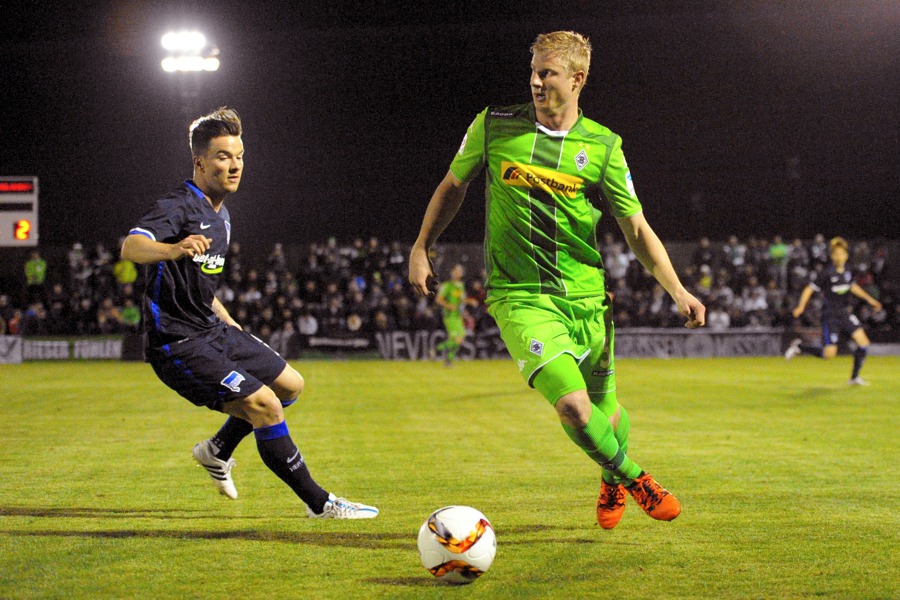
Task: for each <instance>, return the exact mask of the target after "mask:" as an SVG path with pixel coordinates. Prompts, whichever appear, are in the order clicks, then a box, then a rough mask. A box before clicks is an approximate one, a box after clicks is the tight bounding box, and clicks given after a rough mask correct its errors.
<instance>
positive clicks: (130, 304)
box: [122, 298, 141, 331]
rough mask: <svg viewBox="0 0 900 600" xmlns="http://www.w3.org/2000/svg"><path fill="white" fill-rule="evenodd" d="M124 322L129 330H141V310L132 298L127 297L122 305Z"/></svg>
mask: <svg viewBox="0 0 900 600" xmlns="http://www.w3.org/2000/svg"><path fill="white" fill-rule="evenodd" d="M122 323H123V324H124V325H125V328H126V329H127V330H128V331H139V330H140V325H141V310H140V309H139V308H138V307H137V306H136V305H135V303H134V300H133V299H131V298H126V299H125V305H124V306H123V307H122Z"/></svg>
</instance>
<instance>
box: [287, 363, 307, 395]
mask: <svg viewBox="0 0 900 600" xmlns="http://www.w3.org/2000/svg"><path fill="white" fill-rule="evenodd" d="M291 371H293V373H292V377H291V380H290V383H289V385H288V388H287V391H288V392H289V394H288V396H289V399H290V400H296V399H297V397H298V396H300V394H302V393H303V388H304V386H306V381H305V380H304V379H303V375H301V374H300V373H298V372H297V371H294V370H293V369H291Z"/></svg>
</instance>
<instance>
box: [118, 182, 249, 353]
mask: <svg viewBox="0 0 900 600" xmlns="http://www.w3.org/2000/svg"><path fill="white" fill-rule="evenodd" d="M129 234H138V235H145V236H147V237H148V238H150V239H151V240H155V241H157V242H163V243H166V244H174V243H177V242H180V241H181V240H183V239H184V238H186V237H188V236H189V235H194V234H200V235H204V236H206V237H208V238H211V239H212V243H211V244H210V247H209V250H207V252H206V254H203V255H202V256H195V257H194V258H193V259H191V258H190V257H185V258H182V259H180V260H167V261H162V262H158V263H150V264H147V265H145V269H146V280H147V289H146V291H145V293H144V305H143V316H144V329H145V331H146V332H147V343H148V346H149V347H150V348H157V347H160V346H162V345H163V344H168V343H171V342H176V341H179V340H183V339H186V338H191V337H196V336H198V335H202V334H204V333H206V332H208V331H209V330H210V329H212V328H214V327H215V326H216V325H217V324H219V323H221V321H220V320H219V318H218V317H217V316H216V315H215V313H214V312H213V309H212V302H213V299H214V298H215V292H216V288H217V287H218V284H219V277H220V276H221V274H222V271H223V269H224V267H225V257H226V254H227V253H228V245H229V243H230V241H231V221H230V218H229V216H228V209H226V208H225V206H224V205H223V206H221V207H220V209H219V212H216V211H215V210H214V209H213V207H212V206H211V205H210V203H209V201H208V200H207V199H206V198H205V197H204V195H203V192H201V191H200V190H199V189H198V188H197V186H196V185H194V183H193V182H192V181H185V182H184V183H183V184H182V185H180V186H178V187H177V188H175V189H174V190H172V191H171V192H169V194H168V195H166V196H165V197H164V198H161V199H160V200H157V201H156V203H155V204H154V205H153V208H151V209H150V210H149V211H148V212H147V213H146V214H145V215H144V216H143V217H141V220H140V221H138V223H137V225H135V226H134V227H133V228H132V229H131V231H129Z"/></svg>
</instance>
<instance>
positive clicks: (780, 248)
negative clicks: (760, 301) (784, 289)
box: [769, 235, 788, 286]
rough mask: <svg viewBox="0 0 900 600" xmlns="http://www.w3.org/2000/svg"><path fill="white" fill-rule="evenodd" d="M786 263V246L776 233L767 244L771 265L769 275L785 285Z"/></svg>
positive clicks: (781, 284)
mask: <svg viewBox="0 0 900 600" xmlns="http://www.w3.org/2000/svg"><path fill="white" fill-rule="evenodd" d="M787 263H788V247H787V245H785V243H784V241H783V240H782V239H781V236H780V235H776V236H775V237H774V238H773V239H772V243H771V244H770V245H769V264H770V265H771V270H772V271H771V273H770V274H771V275H774V276H775V278H776V279H777V280H778V285H780V286H784V285H787Z"/></svg>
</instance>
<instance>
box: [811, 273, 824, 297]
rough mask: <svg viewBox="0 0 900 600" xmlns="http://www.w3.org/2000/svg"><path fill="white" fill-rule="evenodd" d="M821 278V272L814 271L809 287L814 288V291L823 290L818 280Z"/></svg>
mask: <svg viewBox="0 0 900 600" xmlns="http://www.w3.org/2000/svg"><path fill="white" fill-rule="evenodd" d="M818 279H819V273H818V272H817V271H813V272H812V273H810V275H809V287H811V288H812V290H813V291H814V292H821V291H822V288H821V287H819V284H818V283H817V280H818Z"/></svg>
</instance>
